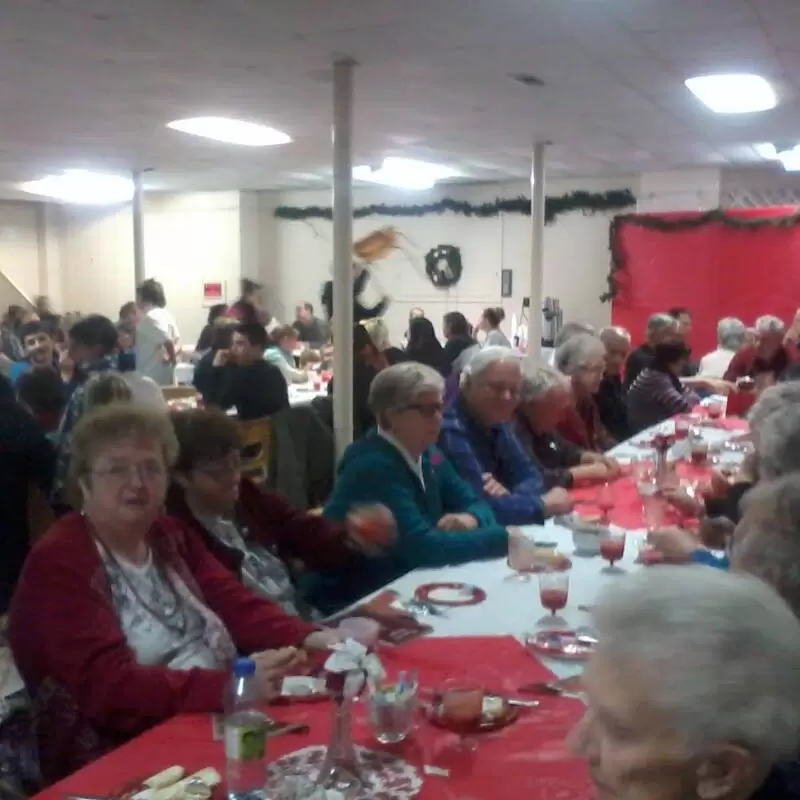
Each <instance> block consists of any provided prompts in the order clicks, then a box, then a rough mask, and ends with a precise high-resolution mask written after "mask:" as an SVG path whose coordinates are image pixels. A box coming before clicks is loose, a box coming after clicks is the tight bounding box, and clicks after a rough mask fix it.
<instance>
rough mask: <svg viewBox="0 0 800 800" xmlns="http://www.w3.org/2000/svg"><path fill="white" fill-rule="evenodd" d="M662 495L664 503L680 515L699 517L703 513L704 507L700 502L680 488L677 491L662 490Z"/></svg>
mask: <svg viewBox="0 0 800 800" xmlns="http://www.w3.org/2000/svg"><path fill="white" fill-rule="evenodd" d="M662 494H663V495H664V498H665V499H666V501H667V502H668V503H669V504H670V505H671V506H673V508H677V509H678V511H680V512H681V513H682V514H686V515H688V516H691V517H699V516H701V515H702V514H703V512H704V511H705V508H706V506H705V503H703V501H702V500H698V499H697V498H696V497H693V496H692V495H690V494H689V493H688V492H687V491H686V490H685V489H681V488H680V487H679V488H677V489H663V490H662Z"/></svg>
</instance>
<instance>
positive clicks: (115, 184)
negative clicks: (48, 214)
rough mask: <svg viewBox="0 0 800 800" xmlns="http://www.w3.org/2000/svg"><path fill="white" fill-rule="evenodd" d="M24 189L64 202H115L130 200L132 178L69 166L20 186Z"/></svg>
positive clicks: (107, 203)
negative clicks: (58, 173)
mask: <svg viewBox="0 0 800 800" xmlns="http://www.w3.org/2000/svg"><path fill="white" fill-rule="evenodd" d="M19 188H20V189H21V190H22V191H23V192H28V193H29V194H38V195H41V196H42V197H50V198H52V199H53V200H60V201H61V202H63V203H82V204H85V205H112V204H115V203H127V202H128V201H129V200H130V199H131V198H132V197H133V181H132V180H131V179H130V178H122V177H120V176H119V175H104V174H102V173H98V172H89V171H88V170H85V169H68V170H66V172H62V173H61V174H60V175H48V176H47V177H46V178H42V179H41V180H38V181H28V182H27V183H23V184H21V185H20V187H19Z"/></svg>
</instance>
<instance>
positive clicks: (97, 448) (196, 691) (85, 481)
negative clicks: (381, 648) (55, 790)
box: [9, 403, 338, 782]
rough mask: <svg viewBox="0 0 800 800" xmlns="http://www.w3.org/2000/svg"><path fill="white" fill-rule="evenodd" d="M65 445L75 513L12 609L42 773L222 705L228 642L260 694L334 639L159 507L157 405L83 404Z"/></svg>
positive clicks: (167, 456)
mask: <svg viewBox="0 0 800 800" xmlns="http://www.w3.org/2000/svg"><path fill="white" fill-rule="evenodd" d="M71 445H72V450H71V460H70V480H71V481H72V482H74V483H75V485H76V486H77V488H78V490H79V492H80V495H81V497H82V501H83V503H82V505H83V510H82V513H75V512H73V513H71V514H68V515H66V516H65V517H62V518H61V519H60V520H58V521H57V522H56V523H55V524H54V525H53V526H52V527H51V528H50V530H49V531H48V532H47V533H46V534H45V535H44V537H42V538H41V539H39V540H38V541H37V542H36V544H35V545H34V547H33V549H32V550H31V553H30V554H29V556H28V558H27V560H26V563H25V566H24V568H23V571H22V575H21V577H20V580H19V584H18V586H17V591H16V593H15V595H14V598H13V600H12V604H11V611H10V620H9V637H10V641H11V646H12V650H13V653H14V657H15V660H16V663H17V666H18V667H19V670H20V673H21V674H22V676H23V678H24V680H25V683H26V686H27V688H28V690H29V691H30V693H31V695H32V697H33V702H34V705H35V707H36V709H37V715H38V721H39V724H38V725H37V731H38V733H39V741H38V744H39V754H40V759H41V766H42V771H43V774H44V777H45V779H46V780H47V781H48V782H49V781H53V780H57V779H59V778H62V777H64V776H65V775H68V774H70V773H71V772H74V771H75V770H76V769H78V768H80V767H81V766H83V765H84V764H86V763H88V762H90V761H92V760H93V759H95V758H96V757H98V756H100V755H102V754H103V753H104V752H107V751H108V750H110V749H113V748H115V747H117V746H119V745H120V744H121V743H122V742H124V741H126V740H128V739H130V738H133V737H134V736H136V735H138V734H139V733H141V732H142V731H144V730H146V729H147V728H150V727H152V726H153V725H156V724H158V723H159V722H162V721H163V720H165V719H167V718H169V717H171V716H173V715H175V714H181V713H200V712H218V711H222V703H223V695H224V690H225V686H226V684H227V681H228V672H229V666H230V662H231V661H232V660H233V659H234V658H235V657H236V655H237V653H246V654H253V658H254V659H255V660H256V664H257V672H256V674H257V677H258V679H259V681H260V683H261V685H262V688H263V691H264V692H265V694H268V693H270V692H272V691H273V686H274V683H275V681H276V679H278V678H279V677H280V676H281V675H282V674H284V673H285V672H286V671H288V670H290V669H292V668H293V667H294V666H295V664H296V663H297V661H298V660H299V659H300V658H302V656H303V654H304V652H305V651H308V650H321V649H326V648H327V647H328V646H329V645H330V644H331V643H333V642H335V641H338V635H337V634H335V633H334V632H332V631H328V630H325V629H319V628H317V627H316V626H314V625H311V624H309V623H307V622H304V621H302V620H301V619H299V618H298V617H296V616H292V615H289V614H287V613H286V612H285V611H284V610H283V609H281V608H280V607H279V606H278V605H276V604H275V603H272V602H270V601H269V600H267V599H265V598H264V597H263V596H261V595H259V594H257V593H256V592H253V591H252V590H250V589H249V588H247V587H245V586H243V585H242V584H241V583H240V581H239V580H238V579H237V578H236V576H234V575H232V574H231V573H230V572H229V571H228V570H227V569H226V568H225V567H223V566H222V565H221V564H220V563H219V561H217V560H216V559H215V558H214V557H213V556H212V555H211V553H210V552H209V551H208V549H207V548H206V547H205V545H204V544H203V541H202V539H200V537H198V536H196V535H195V534H194V533H192V532H191V531H190V530H187V528H186V527H185V526H184V525H183V524H182V523H180V522H179V521H177V520H173V519H170V518H169V517H165V516H163V513H162V509H163V506H164V499H165V496H166V492H167V485H168V483H169V474H170V468H171V467H172V465H173V463H174V461H175V458H176V456H177V449H178V446H177V442H176V439H175V434H174V432H173V430H172V424H171V422H170V421H169V418H168V417H167V415H166V414H164V413H163V412H158V411H156V410H151V409H149V408H145V407H139V406H136V405H134V404H131V403H116V404H112V405H110V406H108V407H106V408H101V409H97V410H95V411H92V412H90V413H88V414H85V415H83V416H82V417H81V419H80V421H79V422H78V424H77V425H76V427H75V428H74V429H73V432H72V439H71Z"/></svg>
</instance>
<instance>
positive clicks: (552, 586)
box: [539, 571, 569, 621]
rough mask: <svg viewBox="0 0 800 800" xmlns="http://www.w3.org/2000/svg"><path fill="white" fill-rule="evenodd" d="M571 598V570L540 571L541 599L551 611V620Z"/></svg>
mask: <svg viewBox="0 0 800 800" xmlns="http://www.w3.org/2000/svg"><path fill="white" fill-rule="evenodd" d="M568 599H569V572H549V571H548V572H540V573H539V600H540V601H541V603H542V605H543V606H544V607H545V608H546V609H547V610H548V611H549V612H550V614H551V617H550V619H551V621H552V620H553V619H555V616H556V612H557V611H561V609H563V608H566V606H567V600H568Z"/></svg>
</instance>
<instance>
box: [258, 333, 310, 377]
mask: <svg viewBox="0 0 800 800" xmlns="http://www.w3.org/2000/svg"><path fill="white" fill-rule="evenodd" d="M298 341H299V340H298V338H297V331H296V330H295V329H294V328H293V327H292V326H291V325H281V326H280V328H275V330H274V331H272V337H271V341H270V342H268V343H267V349H266V351H265V352H264V359H265V360H266V361H268V362H269V363H270V364H274V365H275V366H276V367H278V369H279V370H280V371H281V374H282V375H283V377H284V379H285V380H286V383H287V385H290V384H292V383H307V382H308V372H306V370H304V369H298V368H297V367H295V365H294V351H295V349H296V348H297V343H298Z"/></svg>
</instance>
